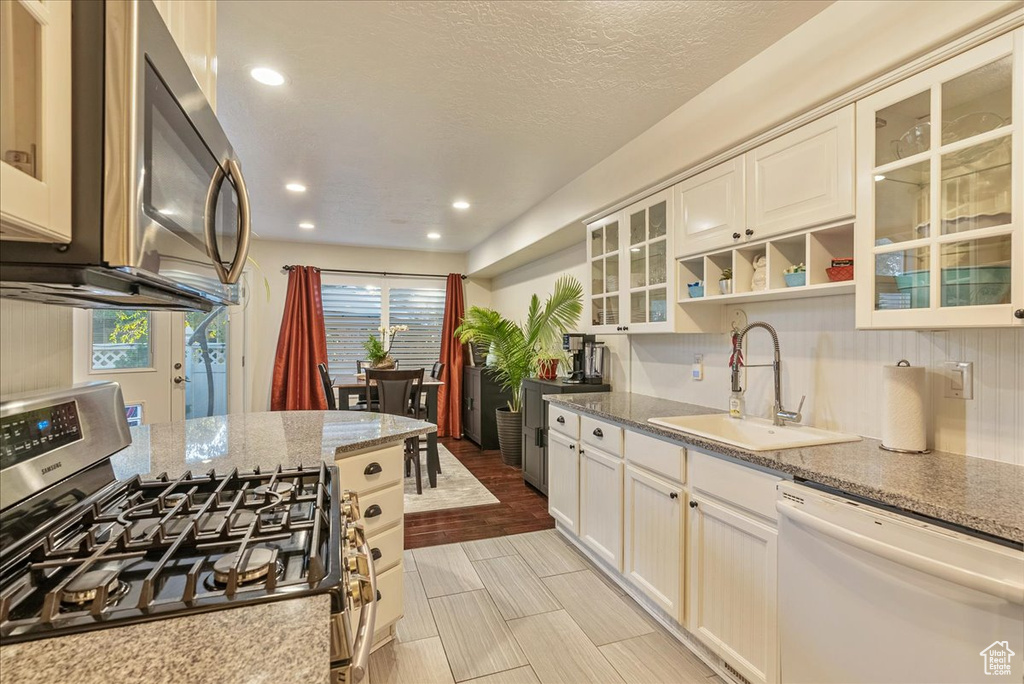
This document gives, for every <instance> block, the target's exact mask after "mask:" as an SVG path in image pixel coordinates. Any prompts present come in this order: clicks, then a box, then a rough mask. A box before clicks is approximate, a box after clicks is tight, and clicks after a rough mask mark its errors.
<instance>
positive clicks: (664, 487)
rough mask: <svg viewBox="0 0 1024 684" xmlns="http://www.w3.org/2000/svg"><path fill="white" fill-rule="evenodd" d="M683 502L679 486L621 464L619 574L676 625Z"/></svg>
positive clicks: (680, 617)
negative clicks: (621, 548)
mask: <svg viewBox="0 0 1024 684" xmlns="http://www.w3.org/2000/svg"><path fill="white" fill-rule="evenodd" d="M683 498H684V497H683V488H682V485H679V484H676V483H674V482H670V481H669V480H666V479H663V478H661V477H657V476H655V475H652V474H650V473H647V472H645V471H643V470H641V469H639V468H635V467H633V466H631V465H627V466H626V481H625V501H624V504H625V505H624V507H623V508H624V510H625V529H624V535H623V536H624V542H625V550H624V554H623V568H622V570H623V574H624V575H625V576H626V579H628V580H629V581H630V582H632V583H633V585H634V586H636V587H637V588H638V589H640V590H641V591H642V592H644V593H645V594H646V595H647V596H648V598H650V599H651V600H652V601H654V602H655V603H656V604H658V606H659V607H661V609H662V610H664V611H665V612H666V613H668V615H669V616H671V617H672V618H674V619H675V620H676V621H677V622H680V623H682V622H684V619H685V617H686V616H685V614H684V613H683V600H682V597H683V592H682V589H683V553H684V546H683V530H684V527H683V511H684V508H683Z"/></svg>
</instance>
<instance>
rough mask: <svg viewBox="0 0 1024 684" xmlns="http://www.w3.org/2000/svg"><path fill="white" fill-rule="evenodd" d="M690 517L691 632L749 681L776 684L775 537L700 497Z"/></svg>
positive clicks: (696, 497)
mask: <svg viewBox="0 0 1024 684" xmlns="http://www.w3.org/2000/svg"><path fill="white" fill-rule="evenodd" d="M737 467H739V466H737ZM689 513H690V524H689V544H688V546H689V629H690V631H691V632H693V633H694V634H695V635H696V636H697V638H699V639H700V640H701V641H703V642H704V643H705V644H706V645H707V646H708V647H709V648H711V649H712V650H713V651H714V652H715V653H717V654H718V655H719V656H721V657H722V658H723V659H724V660H725V661H726V662H727V663H729V664H730V665H731V666H732V667H733V668H735V669H736V670H737V671H738V672H739V673H740V674H742V675H743V676H744V677H746V678H747V679H748V680H750V681H751V682H759V683H761V684H775V683H776V682H778V680H779V677H778V672H779V662H778V621H777V612H778V611H777V605H776V595H777V590H776V587H777V582H776V580H777V577H776V556H777V546H778V533H777V532H776V530H775V529H774V528H773V527H771V526H770V525H768V524H766V523H763V522H761V521H759V520H756V519H755V518H754V517H752V516H747V515H743V514H741V513H739V512H737V511H733V510H731V509H730V508H729V507H726V506H724V505H720V504H718V503H715V502H713V501H711V500H710V499H707V498H703V497H701V496H699V495H693V497H692V498H691V500H690V509H689Z"/></svg>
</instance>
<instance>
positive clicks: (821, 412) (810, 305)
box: [615, 295, 1024, 465]
mask: <svg viewBox="0 0 1024 684" xmlns="http://www.w3.org/2000/svg"><path fill="white" fill-rule="evenodd" d="M737 309H741V310H743V311H744V312H745V313H746V315H747V320H748V322H753V321H758V320H761V321H766V322H768V323H771V324H772V325H773V326H775V328H776V330H778V333H779V341H780V344H781V347H782V391H783V404H784V405H785V407H786V408H790V409H795V408H796V406H797V405H798V404H799V402H800V396H801V395H803V394H806V395H807V401H806V403H805V405H804V410H803V413H804V422H805V423H808V424H810V425H814V426H817V427H822V428H826V429H832V430H839V431H842V432H851V433H855V434H859V435H864V436H868V437H875V438H881V429H882V428H881V425H882V396H883V391H882V366H883V365H886V364H895V363H896V362H897V361H899V360H900V359H907V360H908V361H910V363H911V364H912V365H915V366H926V367H927V369H928V372H927V376H928V396H929V415H930V417H931V421H930V422H931V425H930V426H929V435H930V440H929V445H930V446H932V447H933V448H936V449H940V450H943V451H951V452H954V453H960V454H968V455H970V456H978V457H982V458H990V459H994V460H997V461H1005V462H1008V463H1015V464H1018V465H1024V329H1020V328H1015V329H987V330H951V331H934V332H916V331H860V330H856V329H855V327H854V298H853V295H844V296H838V297H821V298H815V299H793V300H783V301H774V302H761V303H753V304H747V305H742V306H732V307H728V309H727V320H732V315H733V312H734V311H735V310H737ZM615 346H616V347H618V349H619V350H621V351H622V352H625V351H626V349H625V348H626V347H628V349H629V351H628V353H629V355H630V359H629V376H630V390H631V391H633V392H636V393H639V394H649V395H653V396H657V397H663V398H666V399H675V400H678V401H685V402H692V403H695V404H702V405H705V406H713V407H716V408H721V409H725V408H727V402H728V397H729V388H730V383H729V368H728V361H729V349H730V341H729V335H728V334H715V335H710V334H707V335H634V336H631V338H630V343H629V344H628V345H623V344H616V345H615ZM745 347H746V349H747V355H746V361H747V363H750V364H755V363H769V362H771V339H770V338H769V336H768V334H767V333H766V331H764V330H759V329H755V330H752V331H751V332H750V333H748V335H747V339H746V341H745ZM694 354H703V355H704V380H702V381H693V380H691V379H690V368H691V364H692V363H693V357H694ZM944 361H972V362H974V399H971V400H959V399H947V398H945V397H944V396H943V378H944V370H943V367H942V363H943V362H944ZM746 372H747V374H748V380H747V381H746V382H744V383H743V385H744V387H746V388H747V391H746V406H747V413H749V414H751V415H761V416H766V417H767V416H768V415H769V414H770V411H771V405H772V401H773V385H772V372H771V368H750V369H748V370H747V371H746ZM925 458H926V457H925Z"/></svg>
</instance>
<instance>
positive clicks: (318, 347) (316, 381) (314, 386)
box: [270, 266, 327, 411]
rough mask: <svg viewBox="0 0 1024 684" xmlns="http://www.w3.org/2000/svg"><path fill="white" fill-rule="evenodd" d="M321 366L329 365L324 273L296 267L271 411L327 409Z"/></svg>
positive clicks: (291, 274)
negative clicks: (322, 274) (321, 283)
mask: <svg viewBox="0 0 1024 684" xmlns="http://www.w3.org/2000/svg"><path fill="white" fill-rule="evenodd" d="M318 363H327V332H326V331H325V329H324V305H323V299H322V296H321V293H320V271H319V270H318V269H316V268H314V267H312V266H293V267H292V269H291V271H290V272H289V273H288V294H287V296H286V297H285V301H284V315H283V316H282V317H281V333H280V334H279V335H278V338H277V354H276V355H275V356H274V379H273V382H272V384H271V389H270V410H271V411H304V410H324V409H326V408H327V398H326V397H325V396H324V391H323V385H321V384H320V375H319V373H318V371H317V368H316V365H317V364H318Z"/></svg>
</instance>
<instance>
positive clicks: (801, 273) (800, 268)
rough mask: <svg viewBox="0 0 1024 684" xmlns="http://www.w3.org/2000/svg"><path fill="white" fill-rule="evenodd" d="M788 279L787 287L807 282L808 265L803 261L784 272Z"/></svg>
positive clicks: (783, 275)
mask: <svg viewBox="0 0 1024 684" xmlns="http://www.w3.org/2000/svg"><path fill="white" fill-rule="evenodd" d="M782 277H784V278H785V279H786V287H800V286H801V285H806V284H807V267H806V266H804V265H803V264H802V263H799V264H795V265H793V266H790V267H789V268H787V269H785V270H784V271H783V272H782Z"/></svg>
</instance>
